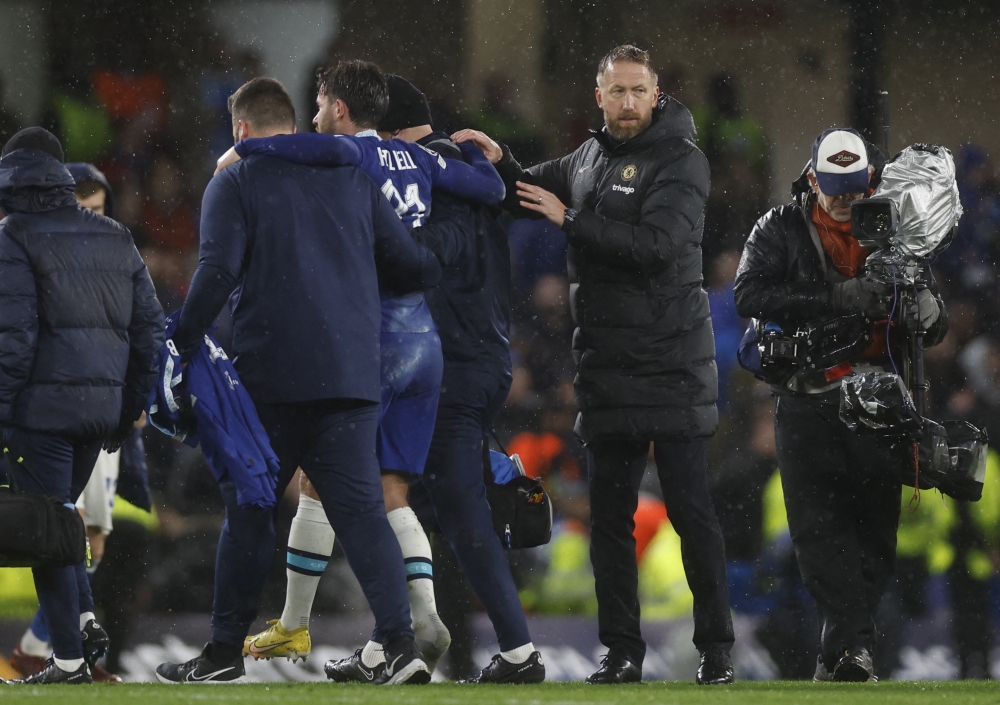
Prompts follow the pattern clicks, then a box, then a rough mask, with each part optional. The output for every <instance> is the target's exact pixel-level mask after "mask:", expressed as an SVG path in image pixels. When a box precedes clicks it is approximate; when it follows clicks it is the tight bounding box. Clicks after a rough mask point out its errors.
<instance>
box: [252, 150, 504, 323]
mask: <svg viewBox="0 0 1000 705" xmlns="http://www.w3.org/2000/svg"><path fill="white" fill-rule="evenodd" d="M460 148H461V149H462V154H463V156H464V157H465V158H466V159H467V160H468V161H469V163H468V164H467V163H465V162H463V161H460V160H457V159H445V158H444V157H442V156H441V155H440V154H438V153H437V152H435V151H433V150H430V149H427V148H426V147H423V146H422V145H419V144H417V143H415V142H405V141H403V140H399V139H393V140H383V139H381V138H380V137H379V136H378V135H377V134H375V132H374V131H367V132H362V133H359V134H358V135H353V136H351V135H327V134H322V133H317V132H304V133H299V134H293V135H275V136H273V137H259V138H250V139H246V140H243V141H242V142H240V143H238V144H237V145H236V152H237V153H238V154H239V155H240V156H241V157H246V156H248V155H250V154H266V155H269V156H273V157H278V158H279V159H285V160H287V161H290V162H293V163H296V164H304V165H306V166H356V167H358V168H359V169H361V171H363V172H364V173H365V174H366V175H367V176H368V178H370V179H371V180H372V181H374V182H375V184H376V185H377V186H378V187H379V188H380V189H381V191H382V193H383V194H384V195H385V197H386V198H387V199H388V200H389V203H390V204H392V206H393V208H395V209H396V214H397V215H398V216H399V217H400V219H401V220H402V221H403V223H404V224H405V225H406V227H407V228H409V229H410V230H412V229H413V228H418V227H420V226H421V225H423V223H424V221H426V219H427V217H428V216H429V215H430V209H431V190H432V189H434V188H440V189H442V190H444V191H448V192H449V193H452V194H454V195H456V196H459V197H461V198H468V199H471V200H474V201H479V202H481V203H485V204H487V205H497V204H499V203H501V202H502V201H503V198H504V195H505V190H504V185H503V180H502V179H500V176H499V174H497V171H496V169H494V168H493V165H492V164H490V162H489V160H488V159H486V157H485V156H484V155H483V153H482V151H481V150H480V149H479V148H478V147H476V146H475V145H473V144H472V143H465V144H462V145H460ZM436 330H437V326H436V325H435V323H434V319H433V317H432V316H431V311H430V308H428V306H427V303H426V301H425V300H424V295H423V293H422V292H415V293H412V294H407V295H405V296H394V295H392V294H390V293H388V292H384V291H383V293H382V332H385V333H429V332H432V331H436Z"/></svg>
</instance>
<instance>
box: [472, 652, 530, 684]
mask: <svg viewBox="0 0 1000 705" xmlns="http://www.w3.org/2000/svg"><path fill="white" fill-rule="evenodd" d="M543 680H545V664H544V663H543V662H542V655H541V654H540V653H538V652H537V651H532V652H531V656H529V657H528V659H527V660H526V661H525V662H524V663H511V662H510V661H508V660H507V659H505V658H504V657H503V656H501V655H500V654H497V655H496V656H494V657H493V660H492V661H490V665H489V666H487V667H486V668H484V669H483V670H481V671H480V672H479V673H478V674H477V675H476V676H475V677H473V678H472V680H471V681H469V682H470V683H541V682H542V681H543Z"/></svg>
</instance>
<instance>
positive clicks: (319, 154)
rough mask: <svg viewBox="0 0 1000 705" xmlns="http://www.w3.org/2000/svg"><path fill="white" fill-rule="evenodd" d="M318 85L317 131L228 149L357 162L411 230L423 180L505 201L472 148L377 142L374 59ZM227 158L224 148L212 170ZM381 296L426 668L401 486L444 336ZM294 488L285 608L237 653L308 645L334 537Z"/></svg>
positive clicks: (388, 435) (366, 653)
mask: <svg viewBox="0 0 1000 705" xmlns="http://www.w3.org/2000/svg"><path fill="white" fill-rule="evenodd" d="M318 88H319V91H318V96H317V105H318V106H319V112H318V113H317V115H316V118H315V120H314V124H315V125H316V127H317V129H318V130H319V133H320V134H299V135H280V136H275V137H271V138H266V139H256V140H253V139H252V140H246V141H244V142H241V143H240V144H239V145H237V146H236V148H235V151H236V152H237V153H238V154H239V155H240V156H249V155H250V154H267V155H269V156H274V157H279V158H284V159H288V160H289V161H293V162H296V163H299V164H305V165H311V166H332V165H340V164H351V165H354V166H358V167H359V168H361V169H362V171H364V172H365V173H366V174H367V175H368V176H369V177H370V178H372V179H373V180H374V181H375V183H376V184H377V185H378V186H379V187H380V188H381V190H382V193H383V194H384V195H385V196H386V198H388V199H389V201H390V203H392V205H393V206H394V207H395V208H396V212H397V214H399V216H400V218H401V219H402V220H403V222H404V223H405V224H406V225H407V226H408V227H409V228H410V229H411V230H412V229H414V228H417V227H427V223H426V221H427V218H428V216H429V214H430V206H431V189H432V188H440V189H442V190H445V191H448V192H450V193H452V194H454V195H456V196H459V197H463V198H470V199H473V200H477V201H479V202H483V203H487V204H495V203H497V202H498V199H502V197H503V191H502V189H499V188H498V185H499V184H498V181H499V179H498V177H497V175H496V173H495V171H494V170H493V167H492V165H490V164H489V163H488V160H486V159H485V157H484V156H483V154H482V152H481V151H480V150H479V149H478V148H471V149H470V148H469V147H465V148H464V149H463V156H465V157H466V158H467V159H469V161H470V164H465V163H463V162H460V161H457V160H451V159H449V160H445V159H443V158H442V157H441V156H439V155H438V154H436V153H435V152H433V151H431V150H428V149H426V148H424V147H422V146H420V145H418V144H415V143H411V142H404V141H401V140H382V139H380V138H379V136H378V134H377V133H376V132H375V131H374V129H365V128H373V127H374V126H375V125H376V124H378V122H379V120H380V119H381V117H382V115H384V114H385V110H386V107H387V105H388V91H387V88H386V83H385V78H384V77H383V76H382V73H381V71H380V70H379V69H378V67H376V66H375V65H374V64H371V63H368V62H361V61H351V62H343V63H341V64H340V65H338V66H337V67H335V68H333V69H329V70H327V71H324V72H321V73H320V76H319V82H318ZM234 158H235V156H234V155H231V154H230V155H227V156H224V157H223V158H222V159H221V160H220V168H221V167H222V166H225V165H227V164H229V163H231V162H232V160H233V159H234ZM431 227H448V225H447V224H440V223H436V224H434V225H433V226H431ZM382 306H383V308H382V311H383V316H382V340H381V343H382V405H381V407H380V415H381V418H380V423H379V440H378V456H379V462H380V467H381V468H382V483H383V491H384V494H385V504H386V511H387V513H388V517H389V522H390V525H391V526H392V527H393V530H394V531H395V532H396V536H397V538H398V539H399V542H400V547H401V549H402V552H403V557H404V560H405V562H406V568H407V577H408V587H409V594H410V610H411V614H412V619H413V628H414V633H415V636H416V643H417V646H418V648H419V649H420V651H421V654H422V655H423V657H424V660H425V662H426V663H427V665H428V667H429V668H431V669H432V670H433V668H434V665H435V664H436V663H437V661H438V659H439V658H440V656H441V655H442V654H443V653H444V651H445V650H446V649H447V648H448V645H449V644H450V641H451V637H450V635H449V634H448V631H447V629H446V628H445V626H444V624H443V623H442V622H441V620H440V618H439V617H438V615H437V608H436V605H435V601H434V592H433V568H432V562H431V550H430V544H429V542H428V540H427V537H426V535H425V533H424V531H423V529H422V528H421V526H420V523H419V521H418V520H417V517H416V515H415V514H414V513H413V510H412V509H410V507H409V503H408V501H407V490H408V487H409V482H410V479H411V477H412V476H414V475H420V474H422V473H423V470H424V464H425V461H426V459H427V454H428V450H429V448H430V443H431V438H432V435H433V431H434V421H435V415H436V411H437V404H438V397H439V394H440V388H441V377H442V356H441V343H440V339H439V338H438V335H437V327H436V325H435V324H434V321H433V319H432V317H431V314H430V310H429V308H428V307H427V304H426V302H425V300H424V297H423V294H422V293H419V294H410V295H407V296H405V297H395V298H388V297H384V298H383V303H382ZM300 488H301V490H302V494H301V496H300V501H299V509H298V512H297V513H296V517H295V520H294V521H293V525H292V530H291V532H290V535H289V542H288V563H287V571H286V573H287V576H288V590H287V593H286V600H285V608H284V610H283V612H282V616H281V618H280V619H279V620H274V621H273V622H272V623H271V626H270V627H269V628H268V629H267V630H265V631H264V632H262V633H260V634H257V635H255V636H251V637H248V638H247V641H246V645H245V649H244V651H245V653H247V654H249V655H252V656H254V657H255V658H271V657H281V656H287V657H289V658H296V657H299V656H305V655H306V654H308V652H309V651H310V650H311V639H310V637H309V633H308V621H309V612H310V611H311V607H312V601H313V597H314V596H315V591H316V588H317V586H318V582H319V577H320V575H322V572H323V569H324V568H325V567H326V563H327V561H328V559H329V556H330V554H331V553H332V550H333V541H334V535H333V531H332V529H330V528H329V524H328V523H327V522H326V516H325V514H324V513H323V509H322V505H321V504H320V503H319V501H318V500H317V499H316V497H315V494H314V493H313V491H312V489H311V488H310V487H309V485H308V481H303V482H302V483H301V485H300ZM517 646H518V647H519V650H520V651H526V652H527V654H531V653H533V652H534V646H533V645H532V644H531V642H530V641H528V642H527V643H525V644H523V645H521V644H517ZM346 661H347V663H344V662H341V663H339V664H335V663H331V664H328V665H327V666H328V667H327V669H326V671H327V675H328V676H329V677H330V678H331V679H333V680H362V681H364V680H371V679H372V678H373V677H375V676H373V675H372V674H375V675H377V673H378V671H379V669H381V668H382V664H383V663H384V658H383V656H382V653H381V646H380V645H379V644H378V643H377V642H376V641H375V639H374V637H373V639H372V640H371V641H369V642H368V644H367V645H366V646H365V648H364V649H363V650H359V651H358V653H356V654H355V656H354V657H353V658H352V659H348V660H346ZM345 667H346V669H345Z"/></svg>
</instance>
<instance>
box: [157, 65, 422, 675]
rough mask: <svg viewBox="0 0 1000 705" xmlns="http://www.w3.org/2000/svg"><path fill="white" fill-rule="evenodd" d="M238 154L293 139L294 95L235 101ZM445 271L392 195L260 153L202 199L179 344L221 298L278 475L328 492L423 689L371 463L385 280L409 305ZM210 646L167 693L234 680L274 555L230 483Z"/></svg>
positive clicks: (255, 91) (400, 572) (388, 638)
mask: <svg viewBox="0 0 1000 705" xmlns="http://www.w3.org/2000/svg"><path fill="white" fill-rule="evenodd" d="M229 107H230V112H231V113H232V115H233V125H234V127H233V132H234V138H235V141H237V142H238V141H240V140H242V139H246V138H248V137H268V136H272V135H277V134H289V133H292V132H294V131H295V109H294V107H293V106H292V101H291V98H289V96H288V93H287V92H286V91H285V89H284V87H283V86H282V85H281V84H280V83H278V82H277V81H275V80H273V79H268V78H257V79H254V80H252V81H250V82H249V83H247V84H245V85H244V86H242V87H241V88H240V89H239V90H238V91H236V93H234V94H233V96H232V97H231V98H230V101H229ZM440 276H441V268H440V265H439V264H438V263H437V260H436V259H435V258H434V256H433V255H432V254H431V253H430V252H429V251H427V250H426V249H424V248H422V247H420V246H419V245H417V244H416V243H415V242H414V241H413V240H412V239H411V238H410V236H409V234H408V233H407V232H406V228H405V227H404V226H403V224H402V223H401V222H400V220H399V218H398V217H397V216H396V213H395V211H394V210H393V209H392V206H390V205H389V202H388V201H387V200H386V199H385V197H384V196H383V195H382V193H381V192H380V191H379V190H378V187H377V186H375V184H374V182H372V181H371V180H370V179H368V177H366V176H365V175H364V174H363V173H362V172H360V171H359V170H358V169H356V168H354V167H340V168H335V169H323V168H315V167H308V166H301V165H296V164H290V163H289V162H285V161H281V160H278V159H275V158H273V157H268V156H263V155H253V156H250V157H248V158H247V159H244V160H242V161H240V162H239V163H238V164H235V165H233V166H230V167H228V168H227V169H225V170H224V171H222V172H220V173H219V174H218V175H216V176H215V178H213V179H212V181H211V182H210V183H209V185H208V188H207V189H206V190H205V196H204V199H203V202H202V217H201V250H200V258H199V265H198V270H197V271H196V272H195V275H194V278H193V279H192V281H191V288H190V290H189V292H188V297H187V300H186V302H185V304H184V309H183V311H182V314H181V318H180V321H179V323H178V325H177V330H176V332H175V334H174V338H173V341H174V344H175V345H176V347H177V350H178V351H179V352H180V354H181V356H182V358H184V357H186V356H190V355H191V353H192V352H193V351H194V350H195V349H196V348H197V347H198V346H199V345H200V344H201V341H202V337H203V336H204V334H205V332H206V331H207V330H208V328H209V326H210V325H211V323H212V321H214V320H215V317H216V316H217V315H218V314H219V312H220V311H221V309H222V307H223V305H224V304H225V302H226V300H227V299H230V295H231V299H230V300H231V303H232V310H233V349H234V352H235V356H234V357H235V360H234V364H235V366H236V370H237V372H238V373H239V375H240V378H241V379H242V381H243V383H244V384H245V385H246V388H247V390H248V391H249V392H250V396H251V398H252V399H253V400H254V403H255V405H256V406H257V411H258V414H259V416H260V420H261V423H263V425H264V428H265V429H266V430H267V433H268V436H269V437H270V439H271V444H272V446H273V448H274V451H275V453H276V454H277V456H278V459H279V461H280V463H281V474H280V476H279V481H278V487H277V488H276V492H275V493H276V494H277V495H278V496H281V494H282V493H283V492H284V490H285V487H286V486H287V484H288V481H289V480H290V479H291V476H292V474H293V473H294V472H295V469H296V468H297V467H301V468H302V469H303V471H304V472H305V473H306V475H307V476H308V477H309V480H310V481H311V482H312V484H313V486H314V487H315V488H316V490H317V491H318V492H319V495H320V498H321V500H322V502H323V506H324V508H325V509H326V512H327V516H328V517H329V519H330V524H331V525H332V526H333V528H334V530H335V531H336V532H337V535H338V536H339V537H340V539H341V541H342V543H343V546H344V551H345V553H346V554H347V558H348V561H349V563H350V564H351V568H352V569H353V570H354V574H355V575H356V576H357V578H358V581H359V582H360V583H361V587H362V589H363V590H364V593H365V596H366V597H367V598H368V602H369V605H370V606H371V609H372V612H373V613H374V614H375V620H376V626H377V628H378V630H379V633H380V635H382V636H383V637H384V640H385V654H386V663H387V668H386V671H385V674H384V676H383V677H382V678H383V682H386V683H406V682H408V683H426V682H427V681H429V680H430V673H429V672H428V670H427V667H426V665H425V664H424V662H423V661H422V660H421V659H420V657H419V654H418V653H417V651H416V649H415V648H414V645H413V630H412V628H411V627H410V610H409V604H408V599H407V593H406V575H405V572H404V567H403V559H402V554H401V553H400V549H399V543H398V542H397V541H396V537H395V536H394V535H393V532H392V529H391V528H390V526H389V522H388V519H386V515H385V509H384V507H383V503H382V485H381V480H380V478H379V468H378V462H377V460H376V457H375V431H376V425H377V420H378V401H379V397H380V384H379V367H380V355H379V326H380V321H381V308H380V304H379V283H380V282H381V284H382V286H383V287H384V288H388V289H391V290H393V291H395V292H398V293H399V294H402V293H407V292H410V291H415V290H419V289H425V288H428V287H431V286H433V285H435V284H436V283H437V282H438V280H439V279H440ZM221 489H222V495H223V499H224V501H225V504H226V523H225V525H224V526H223V531H222V536H221V537H220V539H219V551H218V557H217V561H216V574H215V603H214V607H213V616H212V641H211V643H209V644H208V645H206V647H205V650H204V651H203V652H202V653H201V654H200V655H199V656H197V657H195V658H193V659H191V660H190V661H188V662H186V663H183V664H173V663H165V664H161V665H160V666H159V667H158V668H157V677H158V678H159V679H160V680H161V681H162V682H173V683H178V682H238V681H241V680H243V679H244V670H243V661H242V649H243V640H244V638H245V637H246V635H247V632H248V630H249V628H250V624H251V623H252V622H253V620H254V619H255V618H256V616H257V602H258V600H259V598H260V592H261V589H262V587H263V585H264V582H265V580H266V578H267V575H268V574H269V571H270V565H271V560H272V558H273V555H274V511H273V510H260V509H253V508H249V507H240V506H239V505H238V503H237V501H236V490H235V487H234V486H233V485H232V483H231V482H223V483H222V484H221Z"/></svg>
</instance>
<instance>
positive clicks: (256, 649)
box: [243, 619, 312, 661]
mask: <svg viewBox="0 0 1000 705" xmlns="http://www.w3.org/2000/svg"><path fill="white" fill-rule="evenodd" d="M268 624H269V625H271V626H269V627H268V628H267V629H265V630H264V631H262V632H261V633H260V634H254V635H253V636H248V637H247V638H246V640H245V641H244V642H243V653H244V654H245V655H247V656H253V657H254V658H255V659H262V658H287V659H289V660H291V661H297V660H298V659H302V660H303V661H305V660H306V658H307V657H308V656H309V652H311V651H312V637H310V636H309V627H308V626H306V627H299V628H298V629H293V630H291V631H286V630H285V628H284V627H282V626H281V622H280V621H278V620H277V619H272V620H271V621H269V622H268Z"/></svg>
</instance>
